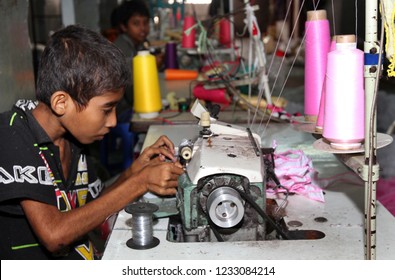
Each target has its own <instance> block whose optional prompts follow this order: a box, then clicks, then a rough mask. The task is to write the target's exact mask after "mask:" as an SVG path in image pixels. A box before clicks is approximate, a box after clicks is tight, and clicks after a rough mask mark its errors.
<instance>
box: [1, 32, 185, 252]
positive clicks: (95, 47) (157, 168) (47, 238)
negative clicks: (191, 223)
mask: <svg viewBox="0 0 395 280" xmlns="http://www.w3.org/2000/svg"><path fill="white" fill-rule="evenodd" d="M129 76H130V75H129V70H128V68H127V67H126V65H125V57H124V55H123V54H122V52H121V51H120V50H119V49H118V48H117V47H115V46H114V45H113V44H112V43H110V42H109V41H108V40H107V39H105V38H104V37H102V36H101V35H99V34H97V33H95V32H93V31H90V30H88V29H85V28H83V27H78V26H69V27H67V28H65V29H62V30H60V31H58V32H56V33H54V35H53V36H52V37H51V39H50V41H49V42H48V45H47V47H46V49H45V51H44V52H43V54H42V56H41V60H40V68H39V72H38V77H37V87H36V88H37V92H36V96H37V100H38V101H37V102H31V101H19V102H18V103H17V104H16V106H15V107H14V108H13V109H12V110H11V111H10V112H5V113H2V114H0V135H1V138H0V154H1V156H0V224H1V230H0V238H1V242H0V244H1V245H0V257H1V259H54V258H58V259H92V258H93V257H94V254H93V246H92V243H91V242H90V241H89V239H88V238H87V233H88V232H90V231H91V230H93V229H95V228H96V227H97V226H99V225H100V224H101V223H103V221H105V219H106V218H107V217H109V216H110V215H112V214H113V213H116V212H118V211H119V210H121V209H122V208H124V207H125V206H126V205H127V204H128V203H130V202H131V201H133V200H136V199H137V198H138V197H140V196H141V195H143V194H144V193H145V192H147V191H151V192H154V193H157V194H159V195H174V194H175V192H176V186H177V178H178V176H179V175H180V174H182V173H183V170H182V167H181V165H180V164H179V163H178V162H176V160H175V158H174V156H173V155H174V145H173V144H172V143H171V141H170V140H169V139H168V138H167V137H165V136H162V137H161V138H159V139H158V141H157V142H156V143H155V144H154V145H152V146H151V147H149V148H147V149H146V150H144V151H143V153H142V154H141V156H140V157H139V158H138V159H137V160H136V161H135V162H134V163H133V165H132V166H131V167H130V168H129V169H127V170H126V171H125V172H124V173H122V174H121V175H120V176H119V178H118V179H117V180H116V182H114V184H113V185H111V186H109V187H107V188H106V189H104V187H103V184H102V182H101V181H100V180H99V178H98V177H97V176H96V174H95V172H94V170H93V166H92V162H91V160H90V159H89V157H88V156H87V155H86V154H85V151H84V145H85V144H89V143H92V142H94V141H96V140H100V139H102V138H103V136H104V135H105V134H106V133H107V132H108V131H109V130H110V128H111V127H114V126H115V125H116V121H117V120H116V115H115V113H116V112H115V107H116V105H117V103H118V102H119V101H120V100H121V99H122V97H123V93H124V89H125V86H126V85H127V83H128V81H129ZM165 157H166V158H168V159H171V161H172V162H169V161H165V160H164V159H165Z"/></svg>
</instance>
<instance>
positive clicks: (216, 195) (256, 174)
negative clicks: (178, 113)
mask: <svg viewBox="0 0 395 280" xmlns="http://www.w3.org/2000/svg"><path fill="white" fill-rule="evenodd" d="M191 111H192V113H193V114H194V115H195V116H196V117H198V118H199V119H200V122H199V124H200V127H201V130H200V131H199V135H198V138H197V139H195V140H194V141H192V140H189V139H185V140H184V141H182V142H181V143H180V145H179V148H178V151H179V158H180V162H181V163H183V164H184V166H185V171H186V172H185V173H184V174H183V175H182V176H180V179H179V188H178V195H177V208H178V210H179V212H180V218H181V221H180V222H179V223H178V222H176V223H174V224H173V223H171V224H170V231H169V240H172V241H179V242H210V241H247V240H249V241H251V240H265V235H266V225H265V220H264V219H263V218H262V217H260V216H259V215H257V213H258V212H257V210H256V209H254V206H255V207H256V208H259V210H261V211H262V209H263V211H265V209H266V195H265V192H266V189H265V173H264V171H265V169H264V168H263V166H262V164H263V162H262V161H261V159H260V148H259V147H260V137H259V136H258V135H256V134H253V133H252V132H251V131H250V130H247V129H245V128H242V127H234V126H231V125H229V124H226V123H221V122H217V121H215V119H213V118H211V117H210V114H209V112H208V111H207V110H205V108H203V106H201V105H200V103H199V102H198V101H197V102H195V104H194V106H193V108H192V110H191ZM213 121H214V122H213ZM247 201H252V204H250V203H247ZM252 205H253V206H252ZM265 212H266V211H265ZM178 229H180V230H178Z"/></svg>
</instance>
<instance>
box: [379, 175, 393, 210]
mask: <svg viewBox="0 0 395 280" xmlns="http://www.w3.org/2000/svg"><path fill="white" fill-rule="evenodd" d="M376 195H377V200H378V201H380V203H381V204H383V205H384V207H385V208H387V209H388V211H389V212H390V213H391V214H392V215H394V216H395V177H392V178H388V179H379V180H378V182H377V190H376Z"/></svg>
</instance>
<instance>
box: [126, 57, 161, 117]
mask: <svg viewBox="0 0 395 280" xmlns="http://www.w3.org/2000/svg"><path fill="white" fill-rule="evenodd" d="M133 85H134V111H135V112H136V113H139V114H140V116H141V117H142V118H154V117H156V116H157V115H158V113H159V111H160V110H161V109H162V101H161V96H160V89H159V79H158V70H157V68H156V61H155V57H154V56H153V55H151V54H150V53H149V52H148V51H140V52H138V54H137V56H135V57H134V58H133Z"/></svg>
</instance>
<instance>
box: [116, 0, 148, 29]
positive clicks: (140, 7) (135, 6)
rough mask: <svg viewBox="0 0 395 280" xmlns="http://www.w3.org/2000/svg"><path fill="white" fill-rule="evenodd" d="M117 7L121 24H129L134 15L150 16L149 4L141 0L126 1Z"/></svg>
mask: <svg viewBox="0 0 395 280" xmlns="http://www.w3.org/2000/svg"><path fill="white" fill-rule="evenodd" d="M117 9H118V10H117V15H118V21H119V24H123V25H127V24H128V21H129V19H130V18H131V17H132V16H134V15H139V16H143V17H147V18H150V13H149V9H148V6H147V4H146V3H145V2H144V1H141V0H132V1H125V2H123V3H122V4H121V5H120V6H119V7H118V8H117Z"/></svg>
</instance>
